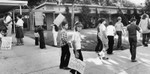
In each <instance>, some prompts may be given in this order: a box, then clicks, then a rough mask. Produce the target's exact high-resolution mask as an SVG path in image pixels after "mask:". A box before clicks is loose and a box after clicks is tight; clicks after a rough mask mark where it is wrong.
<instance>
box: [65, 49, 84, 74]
mask: <svg viewBox="0 0 150 74" xmlns="http://www.w3.org/2000/svg"><path fill="white" fill-rule="evenodd" d="M70 53H71V57H70V61H69V64H68V67H69V68H71V69H74V70H77V71H78V72H80V73H81V74H84V69H85V66H86V64H85V62H84V61H81V60H79V59H77V58H75V55H74V53H73V48H70Z"/></svg>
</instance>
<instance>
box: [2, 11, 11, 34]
mask: <svg viewBox="0 0 150 74" xmlns="http://www.w3.org/2000/svg"><path fill="white" fill-rule="evenodd" d="M11 16H12V13H11V12H8V13H7V16H6V18H5V20H4V23H5V25H6V26H7V36H11V35H12V18H11Z"/></svg>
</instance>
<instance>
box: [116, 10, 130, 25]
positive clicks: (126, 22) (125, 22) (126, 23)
mask: <svg viewBox="0 0 150 74" xmlns="http://www.w3.org/2000/svg"><path fill="white" fill-rule="evenodd" d="M118 14H119V16H120V17H121V18H122V23H123V24H124V26H126V25H128V24H129V20H128V19H127V17H126V16H125V15H124V14H123V12H122V11H121V9H120V8H118Z"/></svg>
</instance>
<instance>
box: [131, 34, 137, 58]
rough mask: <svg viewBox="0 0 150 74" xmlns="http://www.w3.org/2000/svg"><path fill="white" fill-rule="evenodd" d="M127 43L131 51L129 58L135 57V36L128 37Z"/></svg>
mask: <svg viewBox="0 0 150 74" xmlns="http://www.w3.org/2000/svg"><path fill="white" fill-rule="evenodd" d="M129 44H130V53H131V60H135V59H136V46H137V37H136V36H133V37H129Z"/></svg>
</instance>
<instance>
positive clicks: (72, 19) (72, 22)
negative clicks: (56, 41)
mask: <svg viewBox="0 0 150 74" xmlns="http://www.w3.org/2000/svg"><path fill="white" fill-rule="evenodd" d="M74 2H76V0H73V3H72V15H71V29H73V26H74V6H75V5H74Z"/></svg>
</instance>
